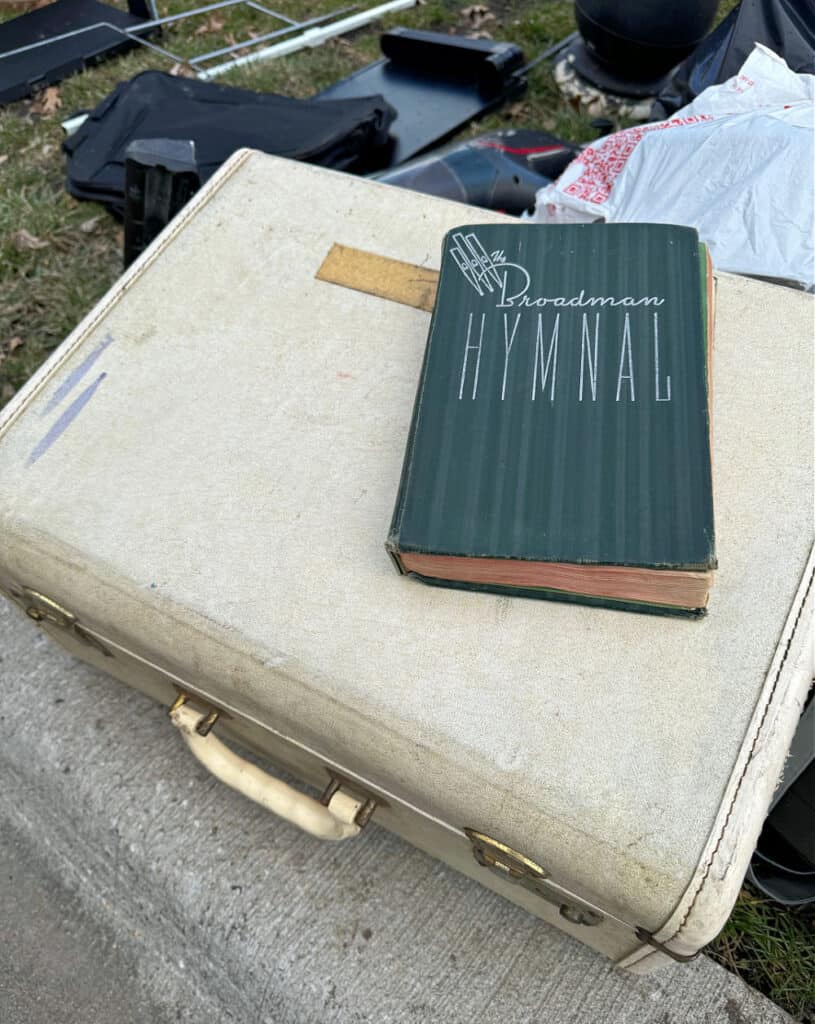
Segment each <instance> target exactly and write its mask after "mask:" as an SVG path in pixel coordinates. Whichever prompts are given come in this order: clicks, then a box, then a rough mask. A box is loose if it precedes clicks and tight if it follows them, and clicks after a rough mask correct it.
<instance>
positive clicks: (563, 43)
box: [515, 32, 580, 75]
mask: <svg viewBox="0 0 815 1024" xmlns="http://www.w3.org/2000/svg"><path fill="white" fill-rule="evenodd" d="M579 35H580V33H579V32H572V33H570V34H569V35H568V36H566V38H565V39H561V40H560V42H559V43H555V45H554V46H550V47H549V49H548V50H544V51H543V53H539V54H538V56H537V57H533V59H532V60H531V61H530V62H529V63H528V64H524V66H523V67H522V68H518V70H517V71H516V72H515V74H516V75H525V74H526V73H527V71H531V69H532V68H535V67H537V66H538V64H540V63H541V62H542V61H545V60H548V59H549V57H554V56H555V55H556V54H558V53H560V51H561V50H565V49H566V47H567V46H569V45H570V44H571V43H573V42H574V40H575V39H577V37H578V36H579Z"/></svg>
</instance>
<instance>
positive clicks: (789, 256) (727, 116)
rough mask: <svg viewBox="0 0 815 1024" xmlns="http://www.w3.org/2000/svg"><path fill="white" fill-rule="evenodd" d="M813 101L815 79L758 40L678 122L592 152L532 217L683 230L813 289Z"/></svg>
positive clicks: (723, 266) (728, 266)
mask: <svg viewBox="0 0 815 1024" xmlns="http://www.w3.org/2000/svg"><path fill="white" fill-rule="evenodd" d="M813 100H815V76H812V75H800V74H795V72H793V71H791V70H790V69H789V67H788V66H787V64H786V63H785V61H783V60H782V59H781V58H780V57H778V56H777V55H776V54H774V53H773V52H772V51H771V50H769V49H767V47H765V46H760V45H758V46H756V47H755V48H754V50H753V52H752V53H751V54H750V56H749V57H748V59H747V60H746V61H745V63H744V64H743V65H742V68H741V71H740V72H739V74H738V75H734V76H733V77H732V78H730V79H728V80H727V81H726V82H724V83H722V84H721V85H715V86H711V87H710V88H708V89H705V91H704V92H703V93H701V94H700V95H699V96H697V98H696V99H695V100H694V101H693V102H692V103H690V104H688V105H687V106H686V107H683V108H682V109H681V110H680V111H678V112H677V114H676V116H674V117H672V118H670V119H669V120H667V121H658V122H656V123H654V124H647V125H639V126H637V127H635V128H628V129H626V130H625V131H622V132H616V133H615V134H614V135H608V136H606V137H605V138H602V139H598V140H597V141H595V142H593V143H591V144H590V145H589V146H587V147H586V148H585V149H584V150H583V151H582V153H581V154H580V155H579V156H578V157H576V158H575V159H574V160H573V161H572V162H571V163H570V164H569V166H568V167H567V168H566V170H565V171H564V172H563V174H562V175H561V176H560V177H559V178H558V180H557V182H556V183H555V184H553V185H549V186H547V187H545V188H542V189H540V190H539V191H538V193H537V196H536V206H535V213H534V214H533V219H534V220H536V221H538V222H542V223H558V224H562V223H568V222H580V221H594V220H606V221H609V222H612V221H613V222H625V221H629V222H630V221H640V222H643V221H645V222H648V221H650V222H655V223H663V224H687V225H690V226H691V227H695V228H696V229H697V230H698V232H699V235H700V237H701V239H702V240H703V241H704V242H706V243H707V245H708V246H709V248H710V255H711V258H712V260H713V265H714V266H715V267H716V268H717V269H719V270H729V271H732V272H734V273H740V274H752V275H755V276H759V277H772V278H780V279H783V280H787V281H791V282H796V283H799V284H801V285H803V286H805V287H809V288H811V287H812V286H813V283H815V252H814V251H813V238H812V210H813V203H814V202H815V186H814V185H813V173H814V172H813V156H815V151H814V147H813V140H814V139H815V131H814V130H813Z"/></svg>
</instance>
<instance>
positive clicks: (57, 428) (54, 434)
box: [28, 373, 107, 466]
mask: <svg viewBox="0 0 815 1024" xmlns="http://www.w3.org/2000/svg"><path fill="white" fill-rule="evenodd" d="M105 377H107V374H106V373H100V374H99V376H98V377H97V378H96V380H95V381H94V382H93V383H92V384H89V385H88V386H87V387H86V388H85V390H84V391H82V392H80V394H78V395H77V396H76V398H75V399H74V400H73V402H71V404H70V405H69V406H68V408H67V409H66V410H65V411H64V412H63V413H62V415H61V416H60V417H59V419H58V420H57V421H56V422H55V423H54V425H53V426H52V427H51V429H50V430H49V431H48V433H47V434H46V435H45V437H43V438H41V439H40V440H39V441H38V442H37V444H36V446H35V447H34V449H33V451H32V452H31V454H30V455H29V457H28V465H29V466H33V465H34V463H35V462H36V461H37V459H39V458H41V457H42V456H43V455H45V453H46V452H47V451H48V449H49V448H50V447H51V445H52V444H53V443H54V441H56V440H57V438H58V437H60V436H61V435H62V434H63V433H64V432H65V431H66V430H67V429H68V427H69V426H70V425H71V424H72V423H73V421H74V420H75V419H76V417H77V416H78V415H79V413H80V412H81V411H82V410H83V409H84V408H85V406H86V405H87V404H88V402H89V401H90V400H91V399H92V398H93V395H94V392H95V391H96V389H97V388H98V387H99V385H100V384H101V383H102V381H103V380H104V379H105Z"/></svg>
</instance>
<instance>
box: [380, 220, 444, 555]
mask: <svg viewBox="0 0 815 1024" xmlns="http://www.w3.org/2000/svg"><path fill="white" fill-rule="evenodd" d="M451 233H452V232H448V233H447V235H445V237H444V239H443V241H442V255H443V254H444V252H445V251H446V248H447V238H448V235H449V234H451ZM443 276H444V260H443V259H442V267H441V270H440V272H439V283H438V286H437V289H436V305H435V306H434V308H433V312H432V314H431V316H430V327H429V329H428V332H427V344H426V345H425V350H424V356H423V357H422V367H421V370H420V371H419V383H418V385H417V388H416V397H415V398H414V400H413V413H412V414H411V418H410V429H409V430H408V438H407V444H406V446H405V457H404V461H403V462H402V475H401V477H400V479H399V489H398V491H397V493H396V506H395V508H394V510H393V517H392V519H391V525H390V529H389V530H388V536H387V539H386V540H385V550H386V551H387V552H388V554H389V555H390V556H391V559H392V560H393V562H394V564H395V565H396V568H397V570H398V572H399V573H400V574H403V575H404V574H405V570H404V568H403V566H402V562H401V558H400V556H399V533H400V530H401V526H402V515H403V513H404V510H405V499H406V497H407V492H408V487H409V486H410V476H411V471H412V469H413V449H414V442H415V440H416V428H417V426H418V422H419V414H420V411H421V406H422V398H423V396H424V385H425V378H426V376H427V364H428V360H429V358H430V346H431V345H432V343H433V331H434V327H435V323H436V312H437V309H438V297H439V295H440V294H441V289H442V281H443Z"/></svg>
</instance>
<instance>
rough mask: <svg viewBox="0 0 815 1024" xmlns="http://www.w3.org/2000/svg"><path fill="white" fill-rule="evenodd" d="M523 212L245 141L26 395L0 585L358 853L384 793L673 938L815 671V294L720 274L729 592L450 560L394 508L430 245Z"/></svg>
mask: <svg viewBox="0 0 815 1024" xmlns="http://www.w3.org/2000/svg"><path fill="white" fill-rule="evenodd" d="M501 219H502V215H501V214H493V213H489V212H486V211H484V210H477V211H476V210H474V209H472V208H470V207H466V206H463V205H459V204H456V203H452V202H448V201H446V200H440V199H435V198H431V197H428V196H425V195H420V194H414V193H411V192H408V191H405V190H403V189H396V188H393V187H390V186H387V185H382V184H379V183H376V182H371V181H366V180H364V179H358V178H354V177H351V176H346V175H343V174H339V173H336V172H333V171H326V170H323V169H320V168H315V167H310V166H306V165H302V164H295V163H290V162H287V161H284V160H280V159H277V158H272V157H267V156H264V155H261V154H258V153H254V152H251V151H242V152H240V153H239V154H236V155H235V156H234V157H233V158H232V159H231V160H230V161H229V162H228V163H227V164H225V165H224V167H223V168H222V169H221V171H220V172H219V173H218V174H217V175H216V176H215V177H214V178H213V179H212V180H211V181H210V182H209V183H208V184H207V185H206V186H205V187H204V188H203V189H202V190H201V191H200V192H199V193H198V194H197V196H196V197H195V198H194V199H193V200H192V201H191V203H190V204H189V205H188V206H187V207H186V208H185V210H184V211H183V212H182V213H181V215H180V216H179V217H177V218H176V219H175V220H174V221H173V222H172V224H171V225H170V226H169V227H168V228H167V229H166V230H165V231H164V232H163V233H162V234H161V235H160V236H159V238H158V239H157V240H156V241H155V242H154V243H153V245H152V246H151V247H150V248H149V249H148V250H147V251H146V252H145V253H144V254H143V255H142V256H141V257H140V258H139V259H138V261H137V262H136V263H135V264H134V265H133V266H132V267H131V268H130V270H129V271H128V272H127V273H126V274H125V275H124V277H122V278H121V279H120V280H119V281H118V282H117V283H116V285H115V286H114V287H113V288H112V289H111V291H110V292H109V293H108V295H107V296H106V297H105V298H104V299H103V300H102V301H101V302H100V303H99V305H98V306H97V307H96V309H94V310H93V312H92V313H90V315H89V316H88V317H87V318H86V319H85V320H84V321H83V322H82V323H81V324H80V326H79V327H78V328H77V329H76V331H75V332H74V333H73V334H71V336H70V337H69V338H68V339H67V340H66V341H65V342H64V344H63V345H62V346H61V347H60V348H59V349H58V350H57V351H56V352H54V354H53V355H52V357H51V358H50V359H49V360H48V362H47V363H46V364H45V365H44V366H43V367H42V368H41V370H40V371H39V372H38V373H37V374H36V375H35V376H34V377H33V378H32V380H31V381H30V382H29V383H28V384H27V385H26V386H25V387H24V388H23V389H22V390H21V391H20V392H19V393H18V394H17V395H16V396H15V398H14V399H13V400H12V402H11V403H10V404H9V405H8V406H7V407H6V409H5V410H4V412H3V414H2V418H1V419H0V530H1V531H2V532H1V533H0V587H2V590H3V592H4V593H5V595H6V596H8V597H10V598H11V599H12V600H13V601H14V602H16V603H17V604H19V605H20V606H21V607H22V608H23V609H24V610H25V611H26V613H27V614H28V615H29V616H30V617H31V618H32V619H33V620H35V621H36V622H38V623H39V625H40V626H41V628H43V629H44V630H46V631H47V632H48V633H49V634H50V635H51V636H52V637H53V638H54V639H55V640H57V641H58V642H59V643H61V644H63V645H64V646H65V647H66V648H67V649H68V650H70V651H71V652H72V653H73V654H75V655H76V656H77V657H79V658H83V659H85V660H87V661H88V662H90V663H92V664H93V665H96V666H98V667H99V668H101V669H104V670H106V671H107V672H109V673H110V674H111V675H113V676H116V677H118V678H119V679H120V680H122V681H124V682H125V683H128V684H130V685H132V686H134V687H137V688H138V689H140V690H142V691H144V692H145V693H148V694H150V695H152V696H153V697H155V698H156V699H157V700H159V701H163V702H164V703H165V704H167V705H168V706H170V705H172V711H171V722H172V724H174V725H175V726H177V728H178V730H179V731H180V733H181V735H182V736H183V738H184V741H185V742H186V743H187V744H188V745H189V747H190V750H191V752H192V754H193V755H195V756H196V757H198V758H199V759H200V760H201V761H202V762H203V763H205V764H206V765H207V766H208V767H209V768H210V770H211V771H213V772H214V773H215V774H216V775H217V776H218V777H219V778H221V779H223V780H224V781H225V782H226V783H227V784H229V785H232V786H234V787H235V788H237V789H239V790H241V791H242V792H244V793H245V794H246V795H247V796H248V797H250V798H252V799H255V800H258V801H259V802H260V803H262V804H264V805H265V806H267V807H268V808H269V809H270V810H271V811H273V812H275V813H278V814H281V815H282V816H284V817H286V818H287V819H288V820H290V821H291V822H292V823H293V824H295V825H298V826H300V827H302V828H305V829H306V830H307V831H310V832H311V833H313V834H314V835H315V836H317V837H320V838H323V839H328V840H335V841H341V844H340V846H339V848H338V856H339V858H340V863H341V865H342V867H341V869H340V870H342V871H348V872H353V871H354V870H355V863H354V858H355V850H356V849H357V848H358V847H359V845H361V844H364V843H365V835H364V832H365V828H370V827H371V825H370V824H369V823H370V822H373V823H376V824H378V825H381V826H383V827H385V828H387V829H390V830H392V831H394V832H396V833H398V834H399V835H401V836H403V837H405V838H406V839H407V840H409V841H410V842H411V843H413V844H415V845H416V846H418V847H420V848H422V849H423V850H425V851H427V852H429V853H430V854H432V855H434V856H436V857H439V858H441V859H442V860H444V861H446V862H447V863H448V864H450V865H452V866H454V867H456V868H458V869H459V870H461V871H462V872H464V873H465V874H467V875H469V876H471V877H472V878H474V879H477V880H478V881H479V882H482V883H483V884H485V885H488V886H489V887H491V888H492V889H494V890H496V891H497V892H499V893H501V894H503V895H504V896H506V897H507V898H508V899H510V900H513V901H514V902H515V903H517V904H520V905H521V906H523V907H525V908H526V909H527V910H529V911H530V912H531V913H533V914H536V915H538V916H539V917H540V918H542V919H543V920H545V921H547V922H549V923H551V924H554V925H557V926H558V927H560V928H562V929H563V930H565V931H567V932H568V933H570V934H572V935H574V936H575V937H577V938H579V939H581V940H582V941H584V942H586V943H588V944H589V945H590V946H592V947H594V948H595V949H596V950H599V951H601V952H602V953H604V954H605V955H606V956H608V957H611V958H612V959H613V960H614V961H616V962H617V963H618V964H620V965H622V966H624V967H628V968H631V969H633V970H637V971H645V970H649V969H651V968H653V967H656V966H659V965H660V964H663V963H669V962H670V960H671V959H674V960H684V959H689V958H691V957H693V955H694V954H695V953H696V952H697V951H698V950H699V948H700V947H701V946H702V945H703V944H704V943H706V942H708V941H709V940H710V939H711V938H713V937H714V935H715V934H716V933H717V932H718V931H719V929H720V928H721V927H722V925H723V924H724V922H725V920H726V918H727V916H728V913H729V911H730V908H731V906H732V904H733V902H734V900H735V898H736V895H737V893H738V890H739V887H740V884H741V882H742V879H743V876H744V873H745V870H746V868H747V865H748V861H749V858H750V855H751V853H752V850H753V847H754V845H755V842H756V838H757V836H758V833H759V830H760V828H761V824H762V821H763V818H764V816H765V814H766V810H767V807H768V805H769V801H770V798H771V795H772V792H773V788H774V787H775V785H776V782H777V780H778V778H779V775H780V772H781V768H782V765H783V762H784V757H785V754H786V751H787V749H788V746H789V743H790V739H791V737H792V734H793V731H794V729H795V726H796V722H797V719H798V717H799V714H800V711H801V708H802V705H803V701H804V698H805V696H806V693H807V690H808V688H809V685H810V681H811V679H812V672H813V659H812V632H813V630H812V615H813V597H812V577H813V556H812V533H813V527H812V479H813V477H812V462H813V457H812V339H811V322H812V321H811V317H812V301H811V297H809V296H806V295H803V294H800V293H796V292H793V291H790V290H787V289H782V288H780V287H777V286H773V285H770V284H766V283H763V282H758V281H750V280H747V279H743V278H737V277H732V276H728V275H719V277H718V294H717V301H716V334H715V353H714V387H713V392H714V418H713V420H714V422H713V438H714V464H715V465H714V476H715V502H716V523H717V548H718V554H719V564H720V568H719V571H718V573H717V575H716V582H715V586H714V588H713V592H712V596H711V601H710V609H709V614H708V615H707V616H706V617H705V618H704V619H703V620H701V621H693V620H691V621H688V620H684V619H671V618H662V617H653V616H648V615H637V614H632V613H629V612H616V611H609V610H604V609H595V608H590V607H584V606H579V605H571V604H560V603H555V602H546V601H530V600H524V599H509V598H506V597H497V596H493V595H488V594H477V593H471V592H463V591H456V590H447V589H441V588H436V587H429V586H426V585H424V584H422V583H420V582H417V581H414V580H411V579H407V578H401V577H399V576H398V575H397V574H396V573H395V572H394V570H393V566H392V565H391V564H390V563H389V561H388V557H387V555H386V552H385V549H384V539H385V535H386V532H387V529H388V523H389V520H390V515H391V511H392V508H393V503H394V498H395V495H396V489H397V485H398V482H399V475H400V470H401V464H402V456H403V453H404V447H405V439H406V435H407V431H408V426H409V420H410V415H411V410H412V405H413V399H414V394H415V389H416V383H417V379H418V374H419V369H420V365H421V360H422V355H423V351H424V345H425V341H426V337H427V330H428V325H429V315H428V312H427V309H428V308H429V307H430V305H431V300H432V284H433V270H434V268H437V267H438V260H439V256H440V246H441V240H442V236H443V234H444V232H445V231H447V230H448V229H449V228H451V227H453V226H455V225H457V224H460V223H472V222H473V221H484V222H486V221H493V220H495V221H498V220H501ZM327 267H328V270H327V269H326V268H327ZM332 267H333V269H331V268H332ZM422 307H423V308H422ZM167 730H168V742H170V741H171V740H170V739H169V736H170V734H171V733H172V731H173V730H172V728H171V724H170V722H168V725H167ZM224 739H226V740H228V741H229V742H228V744H227V743H224ZM173 741H174V742H180V741H179V740H173ZM241 748H245V749H246V750H250V751H254V752H256V753H257V754H260V755H261V761H260V762H258V761H257V760H251V761H250V760H248V759H247V757H246V756H245V754H244V753H243V752H242V750H241ZM275 764H277V765H280V766H282V767H284V768H287V769H290V770H291V771H293V772H294V773H295V774H296V775H297V776H298V777H299V778H300V779H302V780H303V783H304V784H305V785H304V787H303V788H302V789H295V788H293V787H291V786H289V785H286V784H284V783H283V782H281V781H280V780H277V779H275V778H274V774H273V772H274V765H275ZM318 794H321V795H318ZM315 841H316V840H315ZM280 898H281V899H282V898H284V894H282V893H281V894H280ZM496 938H497V937H496V936H492V937H491V941H494V940H495V939H496Z"/></svg>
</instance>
